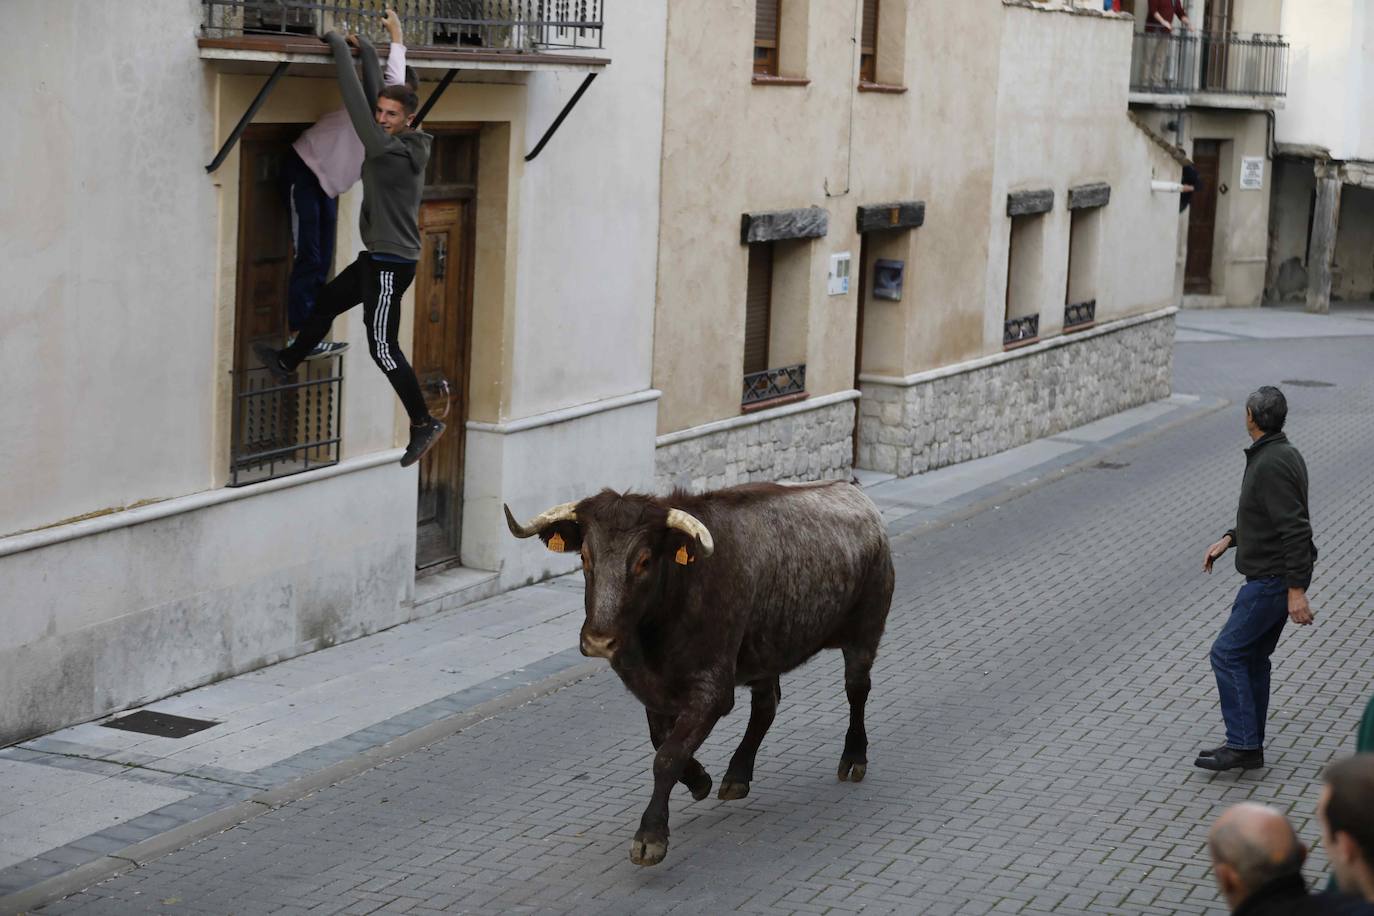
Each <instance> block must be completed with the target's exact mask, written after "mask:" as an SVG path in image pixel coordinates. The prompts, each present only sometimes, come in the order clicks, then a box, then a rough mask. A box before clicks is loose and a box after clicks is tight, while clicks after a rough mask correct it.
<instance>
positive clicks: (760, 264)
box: [744, 242, 773, 375]
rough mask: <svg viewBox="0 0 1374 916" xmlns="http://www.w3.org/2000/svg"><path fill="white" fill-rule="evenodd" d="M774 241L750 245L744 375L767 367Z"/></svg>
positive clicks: (745, 310)
mask: <svg viewBox="0 0 1374 916" xmlns="http://www.w3.org/2000/svg"><path fill="white" fill-rule="evenodd" d="M772 307H773V243H772V242H758V243H756V244H753V245H750V246H749V290H748V293H747V294H746V298H745V303H744V374H745V375H752V374H753V373H755V372H762V371H764V370H765V369H767V368H768V330H769V325H770V324H771V323H772V322H771V320H770V319H771V318H772V311H773V308H772Z"/></svg>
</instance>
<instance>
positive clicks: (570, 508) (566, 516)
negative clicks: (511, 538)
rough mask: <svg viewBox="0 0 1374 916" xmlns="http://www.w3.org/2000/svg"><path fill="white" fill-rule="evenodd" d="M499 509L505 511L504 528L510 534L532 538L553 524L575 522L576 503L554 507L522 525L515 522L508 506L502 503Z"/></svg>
mask: <svg viewBox="0 0 1374 916" xmlns="http://www.w3.org/2000/svg"><path fill="white" fill-rule="evenodd" d="M501 508H502V509H505V510H506V527H508V528H510V533H511V534H513V535H515V536H516V537H518V538H528V537H534V536H535V535H536V534H538V533H539V532H540V531H542V530H544V529H545V528H547V527H548V526H549V525H552V524H553V523H554V522H575V521H577V503H563V504H562V505H561V506H554V507H553V508H552V509H549V510H548V511H546V512H541V513H539V514H538V515H536V516H535V517H534V518H532V519H530V520H529V522H528V523H527V524H524V525H521V524H520V523H519V522H517V521H516V520H515V516H514V515H511V514H510V506H507V505H506V504H505V503H502V504H501Z"/></svg>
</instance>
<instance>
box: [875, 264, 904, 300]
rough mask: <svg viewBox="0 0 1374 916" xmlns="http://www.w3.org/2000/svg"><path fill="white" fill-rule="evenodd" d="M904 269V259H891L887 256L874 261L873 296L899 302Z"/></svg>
mask: <svg viewBox="0 0 1374 916" xmlns="http://www.w3.org/2000/svg"><path fill="white" fill-rule="evenodd" d="M905 269H906V262H905V261H893V260H889V259H887V258H879V259H878V260H876V261H874V262H873V298H874V299H890V300H892V301H893V302H900V301H901V299H902V275H903V273H904V271H905Z"/></svg>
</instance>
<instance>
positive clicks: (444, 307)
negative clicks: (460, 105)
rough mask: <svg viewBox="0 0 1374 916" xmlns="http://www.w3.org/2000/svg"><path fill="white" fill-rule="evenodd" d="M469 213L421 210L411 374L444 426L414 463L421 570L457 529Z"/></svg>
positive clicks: (445, 553)
mask: <svg viewBox="0 0 1374 916" xmlns="http://www.w3.org/2000/svg"><path fill="white" fill-rule="evenodd" d="M471 208H472V202H471V201H465V200H430V201H426V202H424V203H423V204H421V206H420V246H421V247H420V262H419V264H418V265H416V273H415V343H414V348H415V349H414V352H415V358H414V363H415V374H416V375H417V376H418V377H419V379H420V387H421V389H422V390H423V391H424V394H425V400H426V401H427V402H428V404H429V410H430V413H432V414H433V415H434V416H436V417H438V418H440V419H441V420H443V421H444V422H445V423H446V424H448V430H447V431H446V432H445V433H444V436H443V438H442V439H440V440H439V444H438V445H436V446H434V448H433V449H431V450H430V452H429V454H427V455H425V457H424V459H423V460H422V461H421V462H420V492H419V502H418V514H417V518H416V523H417V540H416V553H415V563H416V566H417V567H419V568H421V569H424V568H427V567H431V566H435V565H438V564H443V563H447V562H449V561H451V560H453V559H455V558H456V557H457V556H458V538H459V534H460V532H461V531H462V520H463V518H462V512H463V444H464V440H465V438H466V437H465V436H464V424H465V422H466V420H467V387H466V382H467V378H468V354H469V347H468V318H469V309H468V307H467V305H468V303H469V302H470V301H471V297H470V295H469V290H470V288H471V285H470V281H469V277H470V273H471V264H470V244H469V242H470V239H471V231H470V227H469V222H470V210H471Z"/></svg>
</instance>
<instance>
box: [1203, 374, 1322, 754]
mask: <svg viewBox="0 0 1374 916" xmlns="http://www.w3.org/2000/svg"><path fill="white" fill-rule="evenodd" d="M1287 417H1288V402H1287V400H1285V399H1284V396H1283V392H1282V391H1279V389H1277V388H1274V387H1272V386H1270V385H1266V386H1264V387H1263V388H1261V389H1259V390H1258V391H1256V392H1255V393H1254V394H1252V395H1250V397H1249V398H1248V399H1247V400H1246V402H1245V429H1246V431H1247V432H1249V434H1250V439H1251V441H1252V442H1253V443H1254V444H1252V445H1251V446H1250V447H1249V448H1247V449H1246V450H1245V477H1244V478H1243V480H1242V481H1241V485H1240V508H1239V509H1237V510H1236V527H1234V528H1232V529H1231V530H1230V531H1228V532H1226V533H1225V534H1224V535H1222V536H1221V540H1219V541H1217V542H1216V543H1215V544H1213V545H1212V546H1210V547H1208V548H1207V553H1206V555H1205V557H1204V559H1203V563H1202V568H1203V569H1204V570H1205V571H1206V572H1209V573H1210V572H1211V571H1212V563H1213V561H1215V560H1216V559H1217V558H1218V557H1220V556H1221V555H1222V554H1224V553H1225V552H1226V551H1227V550H1229V549H1231V547H1235V548H1236V571H1237V572H1239V573H1240V574H1241V575H1243V576H1245V584H1244V585H1243V586H1241V589H1240V592H1239V593H1238V594H1237V595H1236V601H1235V604H1234V605H1232V607H1231V616H1230V617H1229V618H1228V619H1227V621H1226V625H1225V626H1224V627H1222V630H1221V634H1220V635H1219V636H1217V639H1216V642H1215V643H1213V645H1212V671H1213V673H1215V674H1216V678H1217V693H1218V694H1219V695H1220V698H1221V717H1222V719H1224V720H1225V722H1226V743H1225V744H1223V745H1222V746H1221V747H1218V748H1214V749H1211V750H1206V751H1203V752H1202V753H1201V754H1199V755H1198V758H1197V760H1195V761H1193V763H1194V764H1195V765H1196V766H1199V767H1202V768H1203V769H1206V770H1231V769H1236V768H1240V769H1243V770H1253V769H1256V768H1258V767H1262V766H1264V720H1265V717H1266V716H1267V715H1268V712H1269V668H1270V666H1269V656H1271V655H1273V654H1274V647H1275V646H1277V645H1278V643H1279V635H1280V634H1281V633H1282V632H1283V625H1284V624H1285V623H1287V622H1288V621H1289V620H1292V621H1293V622H1294V623H1296V624H1298V625H1299V626H1306V625H1307V624H1310V623H1311V622H1312V617H1313V614H1312V608H1311V607H1309V606H1308V603H1307V587H1308V585H1310V584H1311V582H1312V565H1313V564H1314V563H1315V562H1316V560H1317V548H1316V545H1315V544H1313V543H1312V523H1311V522H1310V521H1309V516H1308V511H1307V465H1306V463H1304V462H1303V460H1302V455H1300V454H1298V450H1297V449H1296V448H1294V447H1293V445H1292V443H1290V442H1289V441H1288V437H1287V436H1285V435H1284V434H1283V423H1284V420H1286V419H1287Z"/></svg>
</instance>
